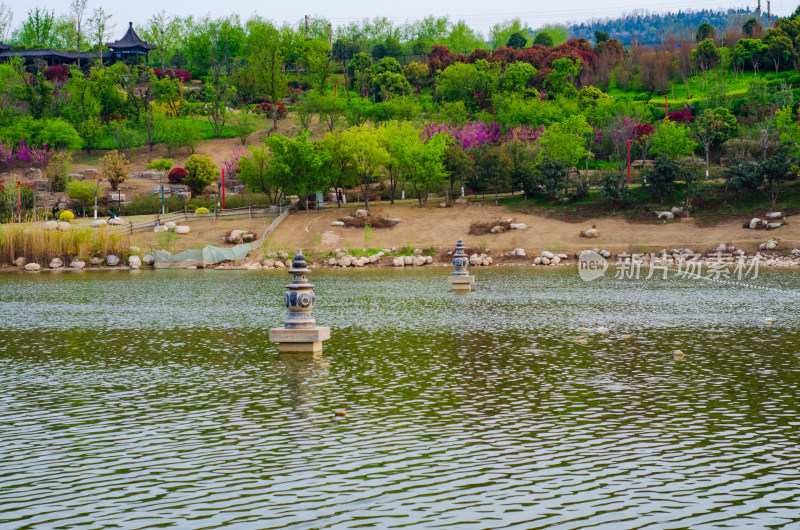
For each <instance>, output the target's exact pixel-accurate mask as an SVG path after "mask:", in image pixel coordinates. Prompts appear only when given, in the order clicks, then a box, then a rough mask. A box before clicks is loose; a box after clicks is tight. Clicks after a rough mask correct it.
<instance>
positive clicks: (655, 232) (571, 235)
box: [270, 204, 800, 253]
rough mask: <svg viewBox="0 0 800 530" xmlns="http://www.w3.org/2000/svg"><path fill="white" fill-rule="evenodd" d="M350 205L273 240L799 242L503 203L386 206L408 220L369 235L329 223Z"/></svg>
mask: <svg viewBox="0 0 800 530" xmlns="http://www.w3.org/2000/svg"><path fill="white" fill-rule="evenodd" d="M353 212H354V210H353V209H352V208H350V207H348V208H341V209H337V208H333V209H328V210H325V211H323V212H321V213H317V212H311V213H309V214H305V213H303V212H299V213H296V214H292V215H290V216H289V217H288V218H287V219H286V220H285V221H284V222H283V223H282V224H281V226H280V227H279V228H278V229H277V230H276V231H275V233H274V234H273V236H272V237H271V238H270V239H271V242H270V246H271V247H273V248H286V249H291V248H295V247H297V248H303V249H309V250H330V249H332V248H337V247H339V248H364V247H369V248H378V247H381V248H382V247H393V246H394V247H404V246H407V245H410V246H413V247H417V248H424V247H430V246H433V247H444V248H446V247H449V246H453V245H454V244H455V242H456V240H458V238H459V236H460V237H463V238H464V241H465V243H466V244H467V246H468V247H484V248H485V247H488V248H490V249H492V251H493V252H497V253H499V252H503V251H506V250H510V249H513V248H517V247H522V248H524V249H525V250H527V251H528V252H538V251H541V250H546V249H547V250H553V251H559V252H567V253H570V252H575V251H577V250H582V249H585V248H592V247H595V246H596V247H601V248H605V249H607V250H609V251H611V252H614V253H619V252H652V251H658V250H661V249H662V248H686V247H689V248H692V249H693V250H698V251H706V250H710V249H711V248H713V247H716V246H717V245H718V244H719V243H726V244H733V245H735V246H736V247H738V248H742V249H744V250H746V251H748V252H751V251H754V250H755V249H756V248H757V247H758V245H759V244H760V243H763V242H764V241H766V240H767V239H769V238H770V237H772V238H776V239H777V240H778V241H779V243H780V245H781V247H782V248H783V247H786V248H798V247H800V222H798V223H794V222H792V221H793V219H791V218H790V219H789V224H787V225H786V226H784V227H781V228H779V229H778V230H774V231H770V232H765V231H761V230H758V231H757V230H747V229H744V228H742V224H741V223H742V222H741V221H738V220H737V221H729V222H725V223H721V224H718V225H716V226H713V227H703V228H700V227H697V226H696V225H695V224H694V222H693V221H692V220H678V221H672V222H669V223H666V224H661V223H657V222H654V223H637V224H634V223H630V222H627V221H624V220H619V219H608V218H604V219H596V220H590V221H587V222H585V223H568V222H565V221H559V220H555V219H547V218H544V217H539V216H535V215H527V214H518V213H513V212H509V210H507V209H505V208H503V207H495V206H478V205H475V204H469V205H459V206H455V207H453V208H436V207H428V208H425V209H420V208H419V207H417V206H411V205H402V206H401V205H396V206H389V205H379V206H377V207H375V208H373V212H376V213H378V212H379V213H380V214H381V215H383V216H384V217H388V218H392V217H397V218H400V219H402V222H401V223H400V224H399V225H397V226H396V227H394V228H391V229H376V230H374V232H373V236H372V237H371V238H370V237H369V236H367V238H366V240H365V234H364V230H362V229H356V228H345V227H337V226H330V224H331V222H332V221H335V220H337V219H339V218H340V217H343V216H344V215H348V214H352V213H353ZM509 217H513V218H514V219H515V220H516V222H521V223H525V224H527V225H528V229H527V230H512V231H509V232H506V233H503V234H489V235H483V236H471V235H469V234H468V232H469V226H470V223H472V222H473V221H489V220H492V219H503V218H509ZM592 225H595V226H596V227H597V228H598V229H599V230H600V234H601V236H600V237H599V238H598V239H585V238H582V237H580V235H579V233H580V232H581V231H582V230H586V229H588V228H591V227H592Z"/></svg>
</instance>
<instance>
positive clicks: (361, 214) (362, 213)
mask: <svg viewBox="0 0 800 530" xmlns="http://www.w3.org/2000/svg"><path fill="white" fill-rule="evenodd" d="M356 217H362V218H367V217H369V212H368V211H367V210H356Z"/></svg>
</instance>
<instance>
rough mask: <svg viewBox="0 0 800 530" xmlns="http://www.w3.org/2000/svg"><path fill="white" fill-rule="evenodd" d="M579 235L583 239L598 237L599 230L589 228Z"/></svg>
mask: <svg viewBox="0 0 800 530" xmlns="http://www.w3.org/2000/svg"><path fill="white" fill-rule="evenodd" d="M581 235H582V236H583V237H588V238H595V237H600V230H598V229H597V228H590V229H589V230H586V231H585V232H581Z"/></svg>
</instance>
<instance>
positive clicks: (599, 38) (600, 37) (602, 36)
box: [594, 29, 611, 44]
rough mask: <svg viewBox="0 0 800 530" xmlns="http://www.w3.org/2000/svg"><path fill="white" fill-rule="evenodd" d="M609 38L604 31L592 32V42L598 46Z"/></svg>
mask: <svg viewBox="0 0 800 530" xmlns="http://www.w3.org/2000/svg"><path fill="white" fill-rule="evenodd" d="M610 38H611V35H609V34H608V32H606V31H601V30H599V29H598V30H597V31H595V32H594V40H595V43H596V44H600V43H601V42H605V41H607V40H608V39H610Z"/></svg>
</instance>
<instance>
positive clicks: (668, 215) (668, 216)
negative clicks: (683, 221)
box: [656, 212, 675, 221]
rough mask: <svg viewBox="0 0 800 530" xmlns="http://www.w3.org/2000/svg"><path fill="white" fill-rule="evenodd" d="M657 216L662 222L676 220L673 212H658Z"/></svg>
mask: <svg viewBox="0 0 800 530" xmlns="http://www.w3.org/2000/svg"><path fill="white" fill-rule="evenodd" d="M656 215H658V218H659V219H661V220H662V221H671V220H673V219H675V214H674V213H672V212H656Z"/></svg>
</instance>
